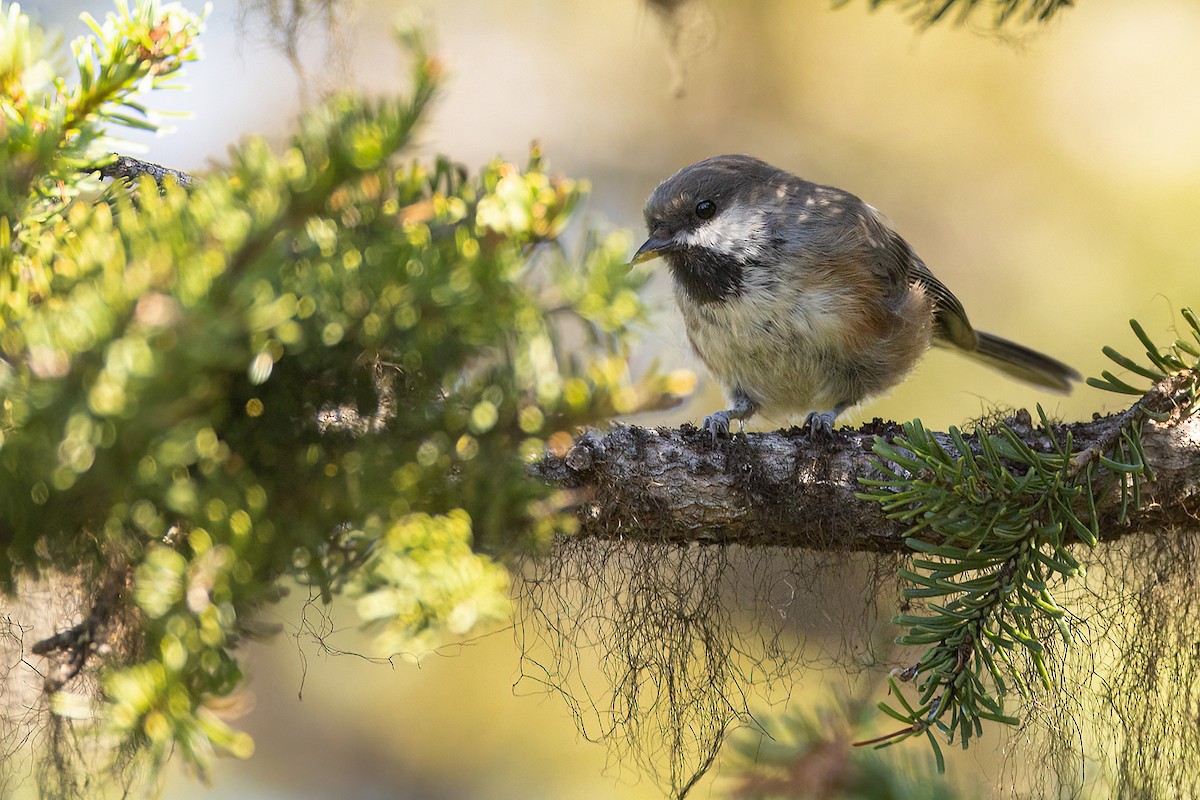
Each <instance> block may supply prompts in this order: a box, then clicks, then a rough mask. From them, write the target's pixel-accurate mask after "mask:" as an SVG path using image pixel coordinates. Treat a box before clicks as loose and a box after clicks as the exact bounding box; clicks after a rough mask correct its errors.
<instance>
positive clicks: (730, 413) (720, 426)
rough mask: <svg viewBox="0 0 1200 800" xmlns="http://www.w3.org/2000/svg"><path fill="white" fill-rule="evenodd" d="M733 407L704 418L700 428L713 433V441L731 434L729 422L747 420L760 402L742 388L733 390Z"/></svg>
mask: <svg viewBox="0 0 1200 800" xmlns="http://www.w3.org/2000/svg"><path fill="white" fill-rule="evenodd" d="M732 400H733V408H727V409H725V410H724V411H714V412H713V413H711V414H709V415H708V416H707V417H705V418H704V422H703V423H701V425H700V429H701V430H705V431H708V432H709V433H711V434H712V438H713V441H714V442H715V441H717V439H720V438H725V437H727V436H729V423H730V422H732V421H733V420H735V419H736V420H742V421H745V420H746V419H747V418H748V417H750V416H751V415H753V414H754V412H755V411H757V410H758V404H757V403H755V402H754V401H753V400H751V399H750V398H749V396H747V394H746V393H745V392H743V391H742V390H741V389H734V390H733V392H732Z"/></svg>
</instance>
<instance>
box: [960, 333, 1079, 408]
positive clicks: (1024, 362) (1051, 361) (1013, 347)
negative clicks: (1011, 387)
mask: <svg viewBox="0 0 1200 800" xmlns="http://www.w3.org/2000/svg"><path fill="white" fill-rule="evenodd" d="M975 333H976V335H977V336H978V337H979V344H978V346H977V347H976V348H975V349H974V350H966V351H963V352H964V353H965V354H966V355H968V356H970V357H972V358H974V359H975V360H976V361H980V362H982V363H984V364H987V365H988V366H989V367H992V368H993V369H998V370H1000V371H1001V372H1003V373H1005V374H1006V375H1011V376H1012V377H1014V378H1016V379H1017V380H1019V381H1024V382H1026V383H1032V384H1033V385H1034V386H1040V387H1042V388H1043V389H1049V390H1050V391H1052V392H1061V393H1063V394H1067V393H1068V392H1070V391H1071V381H1077V380H1080V375H1079V373H1078V372H1076V371H1075V370H1074V369H1072V368H1071V367H1069V366H1067V365H1066V364H1064V363H1063V362H1061V361H1059V360H1058V359H1056V358H1051V357H1050V356H1047V355H1043V354H1042V353H1039V352H1037V351H1036V350H1031V349H1029V348H1028V347H1025V346H1024V345H1020V344H1017V343H1016V342H1010V341H1009V340H1008V339H1003V338H1001V337H999V336H995V335H993V334H990V333H984V332H983V331H976V332H975Z"/></svg>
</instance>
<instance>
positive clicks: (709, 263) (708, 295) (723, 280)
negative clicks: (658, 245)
mask: <svg viewBox="0 0 1200 800" xmlns="http://www.w3.org/2000/svg"><path fill="white" fill-rule="evenodd" d="M666 258H667V264H668V265H669V266H670V268H671V275H673V276H674V278H675V282H676V283H678V284H679V285H680V286H682V287H683V290H684V291H685V292H687V296H688V297H689V298H690V299H691V300H692V301H693V302H696V303H719V302H722V301H725V300H733V299H734V298H736V297H740V296H741V294H742V292H743V285H742V284H743V272H744V271H745V265H744V264H742V263H741V262H740V261H738V260H737V259H736V258H731V257H730V256H727V255H724V254H722V253H715V252H713V251H712V250H709V249H707V248H704V247H687V248H682V249H680V250H676V251H674V252H671V253H667V254H666Z"/></svg>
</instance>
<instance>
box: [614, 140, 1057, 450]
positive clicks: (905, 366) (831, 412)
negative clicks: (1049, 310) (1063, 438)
mask: <svg viewBox="0 0 1200 800" xmlns="http://www.w3.org/2000/svg"><path fill="white" fill-rule="evenodd" d="M645 214H646V228H647V230H648V231H649V234H650V236H649V238H648V239H647V240H646V242H645V244H643V245H642V246H641V247H640V248H639V249H638V251H637V253H636V254H635V255H634V257H633V263H635V264H637V263H640V262H642V261H646V260H649V259H652V258H656V257H659V256H661V257H662V258H664V259H665V260H666V262H667V266H668V267H669V268H670V270H671V276H672V278H673V279H674V283H675V299H676V301H677V302H678V304H679V309H680V311H682V312H683V319H684V323H685V324H686V326H687V334H688V340H689V341H690V342H691V344H692V348H693V349H694V350H695V351H696V354H697V355H699V356H700V358H701V360H703V361H704V363H705V364H706V365H707V366H708V368H709V369H710V370H712V372H713V374H715V375H716V376H717V378H718V379H719V380H720V381H721V383H722V384H723V385H724V386H725V388H726V390H727V391H728V395H729V399H730V407H729V408H728V409H726V410H723V411H717V412H715V413H713V414H710V415H709V416H707V417H705V418H704V429H705V430H707V431H710V432H711V433H712V435H713V437H714V438H716V437H717V436H723V435H727V434H728V433H729V425H730V421H731V420H735V419H736V420H746V419H747V418H749V417H750V416H751V415H753V414H754V413H756V412H758V411H759V410H765V411H768V412H775V413H785V414H786V413H788V412H805V411H807V412H810V413H809V415H808V418H807V420H806V421H805V424H806V425H807V426H808V428H809V431H810V435H817V434H825V435H828V434H829V433H831V432H832V430H833V421H834V419H835V418H836V417H837V415H838V414H840V413H842V411H844V410H845V409H847V408H849V407H851V406H854V405H857V404H858V403H861V402H862V401H864V400H866V399H867V398H869V397H871V396H873V395H877V394H879V393H880V392H883V391H885V390H887V389H889V388H890V387H892V386H894V385H896V384H897V383H899V382H900V381H901V380H902V379H903V378H904V377H905V375H907V374H908V373H909V371H910V370H912V368H913V366H914V365H915V364H916V362H917V360H918V359H919V358H920V357H921V355H922V354H924V352H925V351H926V350H927V349H928V348H929V346H930V345H931V344H934V345H939V346H944V347H951V348H955V349H957V350H959V351H961V352H963V353H965V354H966V355H968V356H970V357H971V358H974V359H976V360H978V361H981V362H983V363H985V364H987V365H988V366H991V367H994V368H996V369H998V370H1000V371H1002V372H1004V373H1006V374H1008V375H1010V376H1012V377H1014V378H1017V379H1019V380H1022V381H1025V382H1027V383H1031V384H1034V385H1035V386H1040V387H1042V388H1044V389H1049V390H1051V391H1056V392H1069V391H1070V390H1071V381H1073V380H1078V379H1079V373H1078V372H1076V371H1075V370H1073V369H1071V368H1070V367H1068V366H1067V365H1066V364H1063V363H1062V362H1060V361H1057V360H1055V359H1053V358H1050V357H1049V356H1045V355H1042V354H1041V353H1038V352H1035V351H1034V350H1030V349H1029V348H1027V347H1023V346H1021V345H1019V344H1016V343H1015V342H1010V341H1008V340H1007V339H1002V338H1000V337H999V336H994V335H992V334H990V333H984V332H982V331H977V330H975V329H974V328H972V327H971V323H970V322H969V321H968V320H967V314H966V312H965V311H964V310H963V307H962V304H961V303H960V302H959V301H958V299H957V298H956V297H955V296H954V295H953V294H952V293H951V292H950V290H949V289H947V288H946V287H945V286H944V285H942V283H941V281H939V280H938V279H937V278H935V277H934V276H933V273H932V272H930V271H929V268H928V267H926V266H925V264H924V262H922V261H921V259H920V258H919V257H918V256H917V254H916V253H915V252H914V251H913V249H912V247H910V246H909V244H908V242H906V241H904V239H902V238H901V237H900V235H899V234H897V233H896V232H895V231H893V230H892V229H891V227H890V226H889V225H888V223H887V221H886V220H885V219H884V218H883V216H882V215H880V214H879V212H877V211H876V210H875V209H874V208H872V207H871V206H869V205H867V204H866V203H864V202H863V201H862V200H860V199H858V198H857V197H855V196H854V195H852V194H850V193H849V192H845V191H842V190H841V189H835V188H833V187H831V186H821V185H818V184H815V183H810V182H808V181H806V180H803V179H801V178H798V177H796V176H795V175H792V174H791V173H789V172H785V171H784V170H781V169H778V168H776V167H773V166H771V165H770V164H767V163H765V162H763V161H760V160H759V159H757V158H752V157H750V156H745V155H724V156H714V157H713V158H708V159H705V160H704V161H701V162H699V163H696V164H692V165H691V166H688V167H684V168H683V169H681V170H680V171H679V172H677V173H675V174H674V175H672V176H671V177H670V178H667V179H666V180H665V181H663V182H662V183H661V184H659V186H658V188H657V189H655V190H654V192H653V193H651V195H650V198H649V199H648V200H647V201H646V211H645Z"/></svg>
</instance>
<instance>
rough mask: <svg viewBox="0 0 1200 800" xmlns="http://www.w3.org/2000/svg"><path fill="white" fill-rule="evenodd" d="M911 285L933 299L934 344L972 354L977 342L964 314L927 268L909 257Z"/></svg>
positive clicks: (944, 286) (917, 260) (957, 302)
mask: <svg viewBox="0 0 1200 800" xmlns="http://www.w3.org/2000/svg"><path fill="white" fill-rule="evenodd" d="M909 280H910V281H911V282H912V283H919V284H921V285H922V286H924V287H925V291H926V293H927V294H928V295H929V296H930V297H932V298H933V336H934V343H935V344H937V343H939V342H938V340H941V342H942V343H946V344H951V345H954V346H955V347H958V348H961V349H963V350H967V351H972V350H974V349H975V348H976V347H978V346H979V338H978V337H977V336H976V335H975V329H974V328H972V327H971V322H970V320H968V319H967V312H966V310H965V309H964V308H963V306H962V303H960V302H959V301H958V298H957V297H955V296H954V293H953V292H951V291H950V290H949V289H947V288H946V285H945V284H944V283H942V282H941V281H939V280H938V279H937V278H936V277H935V276H934V274H933V273H932V272H930V271H929V267H927V266H925V262H923V261H922V260H921V259H920V258H918V257H917V256H916V254H915V253H914V254H913V268H912V272H911V273H910V274H909Z"/></svg>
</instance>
